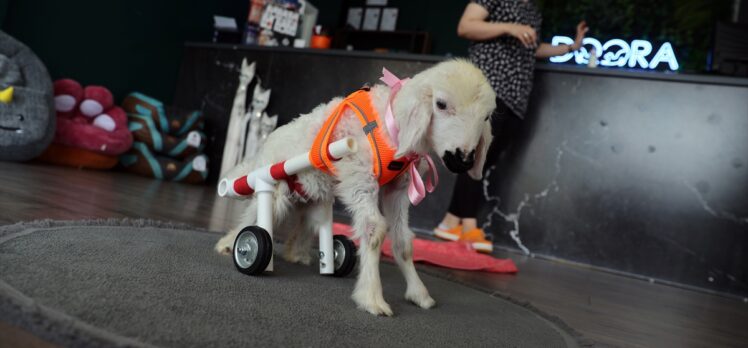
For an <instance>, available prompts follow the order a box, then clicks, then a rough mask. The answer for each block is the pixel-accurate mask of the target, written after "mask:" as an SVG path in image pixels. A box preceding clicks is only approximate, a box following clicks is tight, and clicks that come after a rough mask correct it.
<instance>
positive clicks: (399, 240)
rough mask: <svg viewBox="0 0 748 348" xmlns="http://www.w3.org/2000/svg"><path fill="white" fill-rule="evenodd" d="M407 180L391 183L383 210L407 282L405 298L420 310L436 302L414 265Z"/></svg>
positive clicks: (403, 177) (400, 179)
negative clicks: (409, 224)
mask: <svg viewBox="0 0 748 348" xmlns="http://www.w3.org/2000/svg"><path fill="white" fill-rule="evenodd" d="M406 179H407V177H406V176H401V178H398V179H397V180H398V182H393V183H391V184H390V185H391V186H392V187H391V190H385V191H386V193H385V194H384V197H383V202H382V207H383V210H384V216H385V218H386V219H387V222H388V223H389V236H390V240H391V241H392V254H393V255H394V256H395V261H396V262H397V265H398V266H399V267H400V271H401V272H402V273H403V276H404V277H405V282H406V283H407V289H406V290H405V299H406V300H408V301H410V302H413V303H414V304H416V305H417V306H419V307H421V308H431V307H433V306H434V305H435V304H436V302H435V301H434V299H433V298H431V296H430V295H429V292H428V290H426V287H425V286H424V285H423V282H422V281H421V278H420V277H418V273H417V272H416V268H415V266H414V265H413V231H411V230H410V227H408V208H409V207H410V201H408V195H407V184H406V183H405V182H404V181H405V180H406Z"/></svg>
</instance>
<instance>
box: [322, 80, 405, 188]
mask: <svg viewBox="0 0 748 348" xmlns="http://www.w3.org/2000/svg"><path fill="white" fill-rule="evenodd" d="M346 109H350V110H351V111H353V113H354V114H355V115H356V117H358V119H359V121H360V122H361V125H362V129H363V131H364V134H366V138H367V139H368V140H369V145H370V146H371V149H372V158H373V161H374V168H373V170H374V176H375V177H376V178H378V179H379V178H380V177H381V173H382V170H383V169H384V168H382V163H383V162H389V160H390V159H387V158H382V156H383V154H387V153H389V152H392V151H390V150H389V149H388V148H387V147H388V145H387V144H386V143H385V142H384V141H383V137H382V134H381V131H382V130H381V129H380V128H379V126H380V125H379V124H378V122H377V121H378V120H377V117H376V111H375V110H374V108H373V107H372V105H371V101H370V99H369V95H368V91H367V90H365V89H363V90H359V91H357V92H354V93H352V94H351V95H349V96H348V97H347V98H345V99H344V100H343V101H342V102H341V103H340V104H339V105H338V106H337V108H335V110H334V111H333V113H332V114H331V115H330V117H328V118H327V120H326V121H325V123H324V124H323V125H322V128H321V129H320V131H319V133H317V136H316V137H315V138H314V142H313V143H312V151H310V152H309V160H310V162H311V163H312V165H313V166H314V167H315V168H317V169H319V170H321V171H323V172H325V173H329V174H336V169H335V164H334V163H333V162H335V161H337V160H339V159H338V158H333V157H332V156H331V155H330V154H329V153H328V152H327V146H328V145H329V144H330V142H331V141H332V133H333V132H334V130H335V127H336V126H337V125H338V122H339V121H340V118H341V117H342V115H343V113H344V112H345V110H346ZM377 132H380V133H379V136H377ZM378 138H379V141H377V139H378Z"/></svg>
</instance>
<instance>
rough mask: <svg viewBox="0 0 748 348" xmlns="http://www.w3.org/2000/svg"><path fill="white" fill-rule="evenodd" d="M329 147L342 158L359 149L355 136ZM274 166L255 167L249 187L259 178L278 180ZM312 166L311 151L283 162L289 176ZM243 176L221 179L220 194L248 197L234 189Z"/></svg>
mask: <svg viewBox="0 0 748 348" xmlns="http://www.w3.org/2000/svg"><path fill="white" fill-rule="evenodd" d="M327 149H328V152H329V153H330V155H332V156H333V157H335V158H342V157H345V156H347V155H349V154H351V153H354V152H356V150H357V149H358V146H357V145H356V140H354V139H353V138H343V139H340V140H338V141H336V142H334V143H331V144H330V146H328V148H327ZM272 166H273V165H267V166H264V167H261V168H258V169H255V170H253V171H252V172H251V173H249V174H248V175H247V176H246V179H244V180H247V184H249V187H251V188H252V189H253V190H254V189H255V181H256V180H257V179H262V180H265V181H267V182H270V183H275V182H276V181H277V180H276V179H274V178H273V177H272V175H271V174H270V168H271V167H272ZM312 167H313V165H312V162H311V161H309V152H307V153H305V154H302V155H297V156H294V157H291V158H289V159H288V160H286V161H285V162H283V170H284V172H285V173H286V175H287V176H291V175H295V174H298V173H299V172H302V171H304V170H307V169H310V168H312ZM242 178H243V177H242ZM242 178H232V179H229V178H223V179H221V181H220V182H219V183H218V196H220V197H229V198H236V199H241V198H246V197H247V195H241V194H239V193H237V192H236V191H234V183H235V181H236V180H242ZM255 191H256V190H255Z"/></svg>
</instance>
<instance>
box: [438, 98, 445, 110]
mask: <svg viewBox="0 0 748 348" xmlns="http://www.w3.org/2000/svg"><path fill="white" fill-rule="evenodd" d="M436 107H437V108H438V109H439V110H447V102H445V101H443V100H437V101H436Z"/></svg>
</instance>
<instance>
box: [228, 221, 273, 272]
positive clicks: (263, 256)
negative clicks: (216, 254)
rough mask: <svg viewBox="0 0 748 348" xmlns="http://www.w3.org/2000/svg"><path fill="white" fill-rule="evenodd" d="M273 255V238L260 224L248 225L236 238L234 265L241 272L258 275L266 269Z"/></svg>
mask: <svg viewBox="0 0 748 348" xmlns="http://www.w3.org/2000/svg"><path fill="white" fill-rule="evenodd" d="M272 256H273V240H272V238H270V234H269V233H268V231H265V229H264V228H262V227H259V226H247V227H245V228H244V229H243V230H242V231H241V232H239V234H238V235H237V236H236V240H234V266H236V269H237V270H239V272H242V273H244V274H249V275H257V274H260V273H262V272H264V271H265V269H266V268H267V266H268V264H269V263H270V259H271V258H272Z"/></svg>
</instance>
